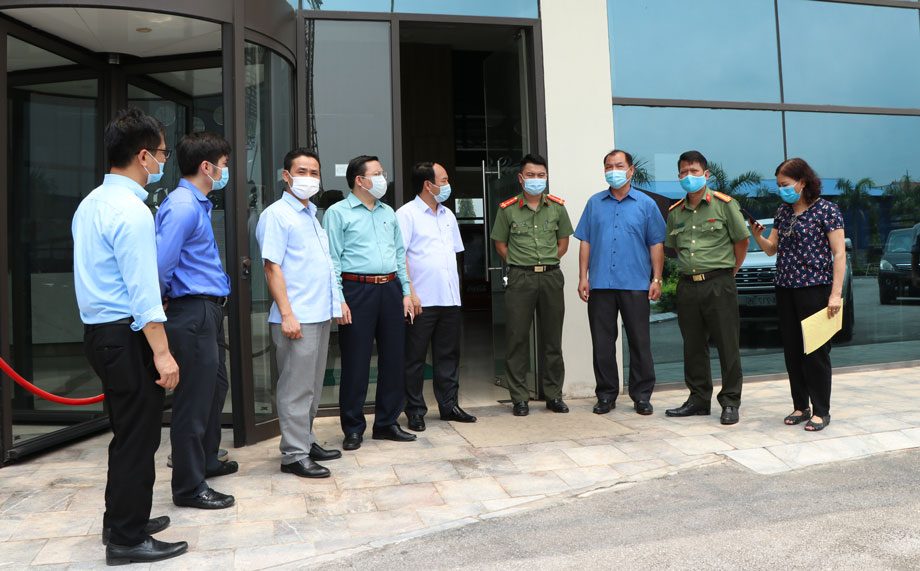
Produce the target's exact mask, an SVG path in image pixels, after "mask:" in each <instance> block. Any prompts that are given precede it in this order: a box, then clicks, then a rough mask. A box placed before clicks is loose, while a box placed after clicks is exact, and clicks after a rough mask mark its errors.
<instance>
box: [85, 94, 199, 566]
mask: <svg viewBox="0 0 920 571" xmlns="http://www.w3.org/2000/svg"><path fill="white" fill-rule="evenodd" d="M104 138H105V147H106V155H107V156H108V158H109V163H110V165H111V168H110V170H109V174H107V175H106V176H105V180H104V181H103V183H102V186H100V187H98V188H96V189H95V190H93V191H92V192H90V193H89V195H87V196H86V197H85V198H84V199H83V200H82V201H81V202H80V205H79V206H78V207H77V211H76V213H75V214H74V217H73V224H72V227H71V229H72V232H73V240H74V264H73V265H74V268H73V269H74V290H75V292H76V296H77V305H78V306H79V308H80V319H81V320H82V321H83V323H84V324H85V326H84V329H85V331H84V337H83V347H84V350H85V352H86V356H87V358H88V360H89V362H90V364H91V365H92V367H93V370H94V371H95V372H96V374H97V375H99V378H100V380H101V381H102V386H103V392H104V394H105V400H106V403H107V405H108V411H109V422H110V423H111V426H112V433H113V436H112V442H111V444H110V445H109V466H108V475H107V481H106V487H105V513H104V515H103V517H102V541H103V543H106V544H107V547H106V562H107V563H108V564H109V565H118V564H123V563H131V562H134V561H138V562H151V561H159V560H161V559H167V558H169V557H174V556H176V555H179V554H181V553H183V552H185V551H186V550H187V549H188V544H187V543H186V542H184V541H180V542H177V543H165V542H162V541H158V540H156V539H154V538H152V537H151V534H154V533H157V532H158V531H162V530H163V529H165V528H166V527H167V526H168V525H169V517H168V516H161V517H157V518H153V519H150V507H151V505H152V502H153V484H154V481H155V480H156V470H155V467H154V459H153V456H154V454H155V453H156V450H157V448H159V446H160V425H161V423H162V421H163V401H164V399H165V392H164V390H163V389H164V388H165V389H169V390H172V389H174V388H175V387H176V385H177V384H178V383H179V368H178V366H177V365H176V362H175V360H174V359H173V357H172V355H171V354H170V352H169V342H168V340H167V337H166V332H165V330H164V327H163V322H164V321H166V316H165V315H164V313H163V306H162V304H161V301H160V288H159V286H158V284H157V268H156V263H155V260H156V237H155V235H154V227H153V217H152V216H151V214H150V209H149V208H148V207H147V206H146V205H145V204H144V200H146V198H147V192H146V191H145V190H144V186H143V185H146V184H150V183H153V182H156V181H158V180H159V179H160V177H161V176H162V175H163V166H164V163H165V162H166V159H167V158H168V157H169V153H170V151H169V150H168V149H166V148H165V141H164V139H163V127H162V125H160V123H159V122H158V121H157V120H156V119H154V118H152V117H150V116H149V115H146V114H145V113H144V112H143V111H141V110H139V109H136V108H130V109H125V110H122V111H119V112H118V114H117V115H116V116H115V118H114V119H113V120H112V122H111V123H109V124H108V125H107V126H106V128H105V133H104Z"/></svg>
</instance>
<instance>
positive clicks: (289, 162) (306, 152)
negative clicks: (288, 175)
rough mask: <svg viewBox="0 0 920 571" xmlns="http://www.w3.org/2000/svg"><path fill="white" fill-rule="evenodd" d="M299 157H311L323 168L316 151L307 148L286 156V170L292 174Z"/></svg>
mask: <svg viewBox="0 0 920 571" xmlns="http://www.w3.org/2000/svg"><path fill="white" fill-rule="evenodd" d="M297 157H310V158H311V159H316V162H317V164H319V165H320V167H322V166H323V164H322V163H321V162H320V161H319V155H317V154H316V151H314V150H313V149H308V148H306V147H298V148H296V149H293V150H291V151H289V152H288V154H286V155H284V170H286V171H288V172H291V167H292V166H294V159H296V158H297Z"/></svg>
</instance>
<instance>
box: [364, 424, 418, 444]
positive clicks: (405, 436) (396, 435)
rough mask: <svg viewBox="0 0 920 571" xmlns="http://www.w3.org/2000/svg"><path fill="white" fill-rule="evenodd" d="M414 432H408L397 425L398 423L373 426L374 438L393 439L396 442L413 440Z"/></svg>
mask: <svg viewBox="0 0 920 571" xmlns="http://www.w3.org/2000/svg"><path fill="white" fill-rule="evenodd" d="M415 438H416V436H415V435H414V434H409V433H408V432H406V431H405V430H403V429H402V428H400V427H399V425H398V424H391V425H390V426H382V427H380V428H376V427H375V428H374V440H394V441H396V442H412V441H413V440H415Z"/></svg>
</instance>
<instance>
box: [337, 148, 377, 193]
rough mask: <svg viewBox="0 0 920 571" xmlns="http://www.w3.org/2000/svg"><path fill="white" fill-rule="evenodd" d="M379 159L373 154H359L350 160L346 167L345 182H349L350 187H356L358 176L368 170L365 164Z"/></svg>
mask: <svg viewBox="0 0 920 571" xmlns="http://www.w3.org/2000/svg"><path fill="white" fill-rule="evenodd" d="M379 160H380V159H378V158H377V157H375V156H373V155H358V156H357V157H355V158H353V159H351V160H350V161H348V168H347V169H345V182H346V183H347V184H348V188H354V187H355V178H356V177H359V176H364V173H366V172H367V167H366V166H365V165H366V164H367V163H369V162H371V161H379Z"/></svg>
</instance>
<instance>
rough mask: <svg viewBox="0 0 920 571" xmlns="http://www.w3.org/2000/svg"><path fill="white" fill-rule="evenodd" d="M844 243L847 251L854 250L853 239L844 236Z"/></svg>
mask: <svg viewBox="0 0 920 571" xmlns="http://www.w3.org/2000/svg"><path fill="white" fill-rule="evenodd" d="M843 245H844V247H845V248H846V251H847V252H852V251H853V240H850V239H849V238H844V239H843Z"/></svg>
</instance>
